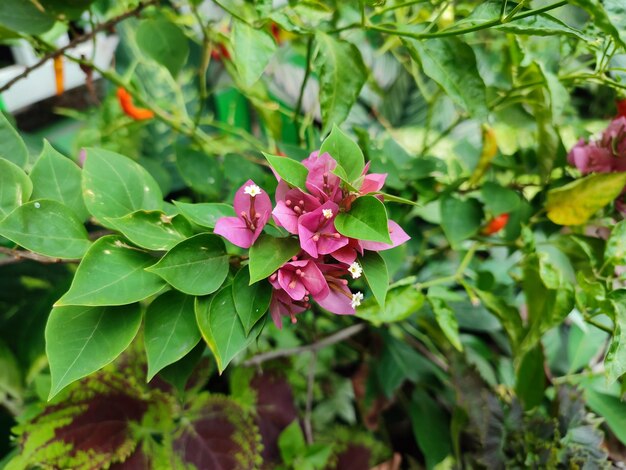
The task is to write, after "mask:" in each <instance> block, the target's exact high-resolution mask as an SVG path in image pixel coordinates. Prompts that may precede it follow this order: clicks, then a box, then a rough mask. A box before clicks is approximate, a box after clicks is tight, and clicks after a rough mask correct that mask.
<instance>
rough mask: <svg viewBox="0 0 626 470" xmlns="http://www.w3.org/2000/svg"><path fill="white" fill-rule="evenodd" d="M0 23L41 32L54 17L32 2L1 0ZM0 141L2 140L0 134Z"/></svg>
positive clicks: (22, 29)
mask: <svg viewBox="0 0 626 470" xmlns="http://www.w3.org/2000/svg"><path fill="white" fill-rule="evenodd" d="M0 25H2V26H5V27H6V28H7V29H10V30H13V31H17V32H19V33H26V34H41V33H45V32H46V31H48V30H49V29H50V28H52V26H53V25H54V18H53V17H52V16H49V15H47V14H46V13H44V12H42V11H41V10H40V9H39V8H37V5H35V3H33V2H30V1H24V0H2V1H1V2H0ZM0 114H1V113H0ZM1 119H2V118H0V120H1ZM0 142H4V139H3V138H2V136H1V135H0Z"/></svg>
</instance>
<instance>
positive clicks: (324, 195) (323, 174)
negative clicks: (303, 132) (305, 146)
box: [302, 152, 343, 202]
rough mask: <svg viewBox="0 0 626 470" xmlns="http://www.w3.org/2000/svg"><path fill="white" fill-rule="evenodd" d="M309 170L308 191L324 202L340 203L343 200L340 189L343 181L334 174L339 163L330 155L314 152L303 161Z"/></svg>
mask: <svg viewBox="0 0 626 470" xmlns="http://www.w3.org/2000/svg"><path fill="white" fill-rule="evenodd" d="M302 164H303V165H304V166H305V167H307V168H308V170H309V174H308V176H307V178H306V189H308V190H309V192H310V193H311V194H312V195H314V196H315V197H317V198H319V199H320V200H321V201H322V202H324V201H334V202H339V201H340V200H341V199H342V198H343V193H342V191H341V188H340V184H341V180H340V179H339V177H338V176H337V175H335V174H333V173H332V171H333V170H334V169H335V168H336V167H337V162H336V161H335V159H334V158H333V157H331V156H330V155H329V154H328V153H323V154H322V155H320V154H319V152H313V153H312V154H311V155H309V157H308V158H306V159H304V160H303V161H302Z"/></svg>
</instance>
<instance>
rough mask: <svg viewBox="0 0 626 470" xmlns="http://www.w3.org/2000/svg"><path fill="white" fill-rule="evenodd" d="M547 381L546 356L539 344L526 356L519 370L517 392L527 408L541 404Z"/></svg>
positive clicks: (516, 381)
mask: <svg viewBox="0 0 626 470" xmlns="http://www.w3.org/2000/svg"><path fill="white" fill-rule="evenodd" d="M545 383H546V373H545V370H544V357H543V351H542V349H541V346H540V345H539V346H536V347H535V348H533V349H532V350H531V351H529V352H528V353H527V354H526V355H525V356H524V358H523V359H522V362H521V364H520V366H519V368H518V370H517V377H516V380H515V392H516V394H517V396H518V397H519V399H520V401H521V402H522V403H523V404H524V408H525V409H526V410H530V409H532V408H534V407H536V406H539V405H540V404H541V401H542V400H543V395H544V389H545Z"/></svg>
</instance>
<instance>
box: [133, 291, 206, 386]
mask: <svg viewBox="0 0 626 470" xmlns="http://www.w3.org/2000/svg"><path fill="white" fill-rule="evenodd" d="M199 341H200V331H199V330H198V325H197V324H196V316H195V312H194V298H193V297H191V296H188V295H184V294H181V293H179V292H176V291H170V292H166V293H165V294H162V295H160V296H159V297H157V298H156V299H155V300H154V301H153V302H152V303H151V304H150V306H149V307H148V309H147V310H146V319H145V328H144V345H145V348H146V356H147V358H148V377H147V380H148V381H150V380H152V378H153V377H154V376H155V375H156V374H157V373H158V372H159V371H160V370H161V369H163V368H164V367H166V366H168V365H170V364H172V363H174V362H176V361H178V360H180V359H182V358H183V357H184V356H186V355H187V354H188V353H189V352H190V351H191V350H192V349H193V348H194V347H195V346H196V344H198V342H199Z"/></svg>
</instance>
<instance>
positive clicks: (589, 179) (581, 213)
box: [546, 173, 626, 225]
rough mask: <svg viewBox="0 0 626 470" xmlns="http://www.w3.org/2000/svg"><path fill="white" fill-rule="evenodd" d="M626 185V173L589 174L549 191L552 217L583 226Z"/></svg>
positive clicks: (566, 223)
mask: <svg viewBox="0 0 626 470" xmlns="http://www.w3.org/2000/svg"><path fill="white" fill-rule="evenodd" d="M625 185H626V173H600V174H593V175H589V176H585V177H584V178H580V179H577V180H575V181H572V182H571V183H569V184H566V185H565V186H561V187H560V188H556V189H551V190H550V191H548V197H547V200H546V210H547V211H548V218H549V219H550V220H551V221H552V222H554V223H555V224H559V225H581V224H584V223H585V222H587V220H589V218H590V217H591V216H593V214H595V213H596V211H598V210H600V209H602V208H603V207H604V206H606V205H607V204H608V203H609V202H611V201H612V200H613V199H615V198H616V197H617V196H619V194H620V192H621V191H622V189H623V188H624V186H625Z"/></svg>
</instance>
